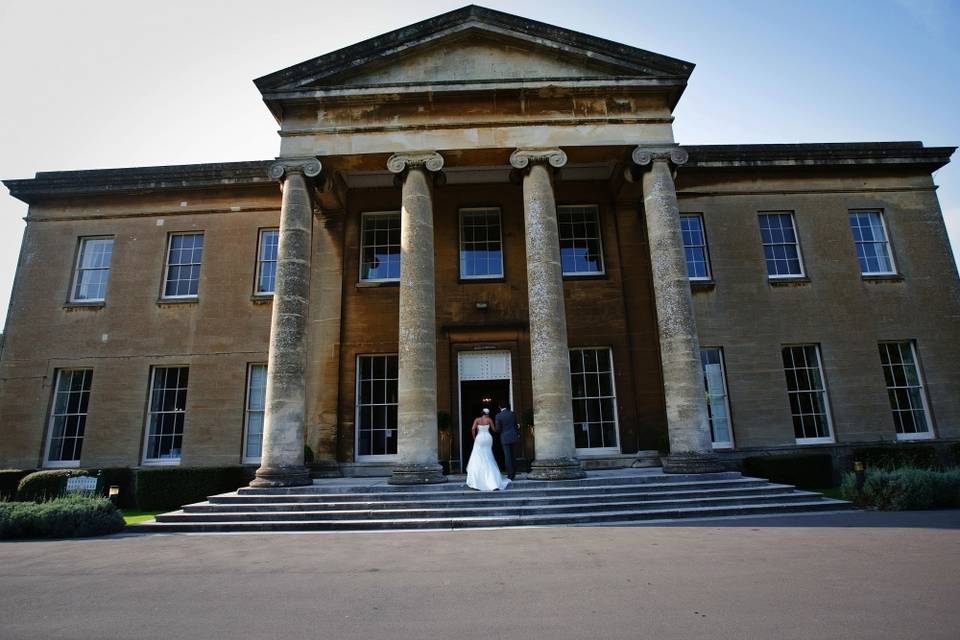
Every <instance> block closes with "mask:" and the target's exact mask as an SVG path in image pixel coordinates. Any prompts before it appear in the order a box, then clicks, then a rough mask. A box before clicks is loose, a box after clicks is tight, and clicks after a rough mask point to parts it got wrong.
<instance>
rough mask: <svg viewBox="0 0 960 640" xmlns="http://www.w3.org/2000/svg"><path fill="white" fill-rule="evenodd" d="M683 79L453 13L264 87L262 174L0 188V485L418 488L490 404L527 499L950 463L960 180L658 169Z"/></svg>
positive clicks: (676, 65) (719, 167)
mask: <svg viewBox="0 0 960 640" xmlns="http://www.w3.org/2000/svg"><path fill="white" fill-rule="evenodd" d="M692 69H693V65H692V64H689V63H686V62H683V61H680V60H675V59H672V58H667V57H664V56H660V55H657V54H653V53H650V52H646V51H642V50H639V49H634V48H632V47H628V46H625V45H620V44H617V43H612V42H609V41H605V40H601V39H599V38H594V37H590V36H586V35H583V34H579V33H576V32H572V31H568V30H565V29H561V28H558V27H552V26H549V25H544V24H540V23H536V22H532V21H528V20H524V19H521V18H517V17H515V16H510V15H508V14H503V13H500V12H496V11H491V10H487V9H482V8H479V7H467V8H464V9H461V10H457V11H453V12H450V13H447V14H443V15H441V16H438V17H436V18H433V19H430V20H427V21H424V22H421V23H417V24H415V25H411V26H409V27H405V28H403V29H399V30H397V31H394V32H391V33H388V34H385V35H383V36H379V37H377V38H373V39H371V40H368V41H365V42H362V43H359V44H357V45H353V46H351V47H348V48H346V49H343V50H340V51H336V52H333V53H330V54H327V55H324V56H321V57H319V58H316V59H313V60H310V61H307V62H304V63H301V64H298V65H295V66H293V67H290V68H288V69H284V70H281V71H278V72H276V73H274V74H271V75H269V76H265V77H263V78H260V79H258V80H257V81H256V84H257V86H258V88H259V89H260V91H261V92H262V94H263V97H264V101H265V103H266V104H267V106H268V108H270V110H271V111H272V112H273V114H274V115H275V117H276V119H277V121H278V123H279V125H280V153H279V155H278V157H277V158H276V159H275V160H273V161H257V162H240V163H229V164H205V165H189V166H167V167H148V168H133V169H116V170H98V171H65V172H48V173H38V174H37V175H36V177H35V178H33V179H27V180H7V181H6V182H5V184H6V185H7V187H8V188H9V189H10V192H11V194H12V195H13V196H14V197H17V198H19V199H21V200H23V201H24V202H26V203H28V204H29V211H28V213H27V217H26V220H27V227H26V231H25V234H24V240H23V247H22V250H21V256H20V261H19V265H18V269H17V275H16V281H15V284H14V291H13V296H12V301H11V306H10V312H9V316H8V319H7V324H6V328H5V332H4V339H5V340H4V345H3V352H2V358H0V432H2V438H0V466H5V467H18V468H34V467H70V466H82V467H116V466H142V465H171V464H179V465H184V466H224V465H236V464H246V465H250V466H251V468H257V469H258V471H257V477H256V479H255V480H254V482H255V483H258V484H260V485H266V486H271V485H296V484H301V483H304V482H307V481H309V473H310V472H311V471H312V472H313V473H314V475H317V474H382V475H388V474H389V475H391V477H392V480H393V481H394V482H397V483H420V482H439V481H442V480H443V475H442V472H443V471H449V470H452V471H457V470H459V469H461V468H462V467H463V466H465V461H466V460H467V459H468V457H469V452H470V444H471V443H470V438H469V435H468V433H469V425H470V423H471V422H472V420H473V418H474V417H475V416H476V415H477V414H478V413H479V411H480V409H481V408H482V407H483V406H493V405H499V404H501V403H502V402H504V401H506V402H510V403H511V404H512V406H513V407H514V408H515V410H516V411H517V413H518V415H519V416H520V417H521V422H522V423H523V427H522V435H523V442H522V446H521V457H523V458H524V459H525V460H526V461H528V462H529V464H530V466H531V474H532V475H533V476H534V477H541V478H571V477H577V476H578V475H580V474H582V468H583V466H584V464H587V465H591V464H592V465H608V466H609V465H629V464H632V463H634V461H635V460H637V459H640V460H645V459H648V458H655V457H656V455H655V452H656V451H657V450H660V451H667V450H669V452H670V453H669V455H668V456H666V457H665V458H664V465H665V469H666V470H667V471H709V470H713V469H718V468H720V467H721V466H723V465H724V464H725V463H728V462H729V461H731V460H735V459H736V458H738V457H740V456H743V455H745V454H748V453H751V452H757V451H776V450H784V451H787V450H790V451H793V450H798V449H799V450H824V451H829V452H832V453H835V454H837V455H842V452H843V451H844V449H845V448H846V447H849V446H851V445H856V444H861V443H865V442H876V441H898V440H900V441H902V440H934V441H943V440H956V439H958V438H960V394H958V393H957V389H960V364H958V363H960V329H958V327H960V281H958V276H957V268H956V265H955V263H954V260H953V257H952V254H951V251H950V246H949V241H948V239H947V235H946V230H945V227H944V223H943V218H942V214H941V211H940V207H939V203H938V200H937V196H936V186H935V185H934V182H933V179H932V173H933V172H934V171H935V170H936V169H938V168H940V167H942V166H944V165H945V164H946V163H947V162H949V159H950V156H951V154H952V153H953V151H954V149H953V148H943V147H935V148H931V147H925V146H923V145H922V144H921V143H915V142H901V143H858V144H809V145H804V144H798V145H734V146H683V147H681V146H679V145H678V144H677V143H676V142H675V140H674V137H673V130H672V123H673V116H672V112H673V109H674V107H675V106H676V104H677V101H678V100H679V99H680V97H681V94H682V92H683V89H684V87H685V86H686V82H687V79H688V78H689V76H690V73H691V72H692ZM304 445H306V447H307V449H306V450H305V448H304ZM651 452H654V453H651ZM305 456H306V459H305ZM311 456H312V460H311V459H310V458H311ZM305 463H310V464H309V467H308V466H305Z"/></svg>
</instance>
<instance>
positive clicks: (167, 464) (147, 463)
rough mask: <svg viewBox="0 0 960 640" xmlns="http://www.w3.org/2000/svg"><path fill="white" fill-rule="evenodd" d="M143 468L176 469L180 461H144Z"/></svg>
mask: <svg viewBox="0 0 960 640" xmlns="http://www.w3.org/2000/svg"><path fill="white" fill-rule="evenodd" d="M142 465H143V466H144V467H177V466H180V459H179V458H177V459H176V460H144V461H143V463H142Z"/></svg>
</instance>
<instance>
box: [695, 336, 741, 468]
mask: <svg viewBox="0 0 960 640" xmlns="http://www.w3.org/2000/svg"><path fill="white" fill-rule="evenodd" d="M700 351H701V352H703V351H716V352H717V353H718V354H719V355H720V382H721V384H722V385H723V404H724V406H725V407H726V409H727V429H728V430H729V432H730V440H728V441H724V442H718V441H713V439H712V434H713V433H714V431H713V428H712V425H713V417H712V416H710V417H709V420H710V425H711V429H710V433H711V442H712V443H713V448H714V449H734V448H736V444H735V442H734V437H733V415H732V414H731V413H730V389H729V387H728V386H727V361H726V357H725V356H724V353H723V347H700ZM700 362H701V365H700V366H701V367H703V359H702V358H701V360H700ZM703 390H704V393H705V394H706V400H707V407H708V408H709V406H710V396H711V395H716V394H711V393H710V389H709V388H708V387H707V372H706V369H704V372H703Z"/></svg>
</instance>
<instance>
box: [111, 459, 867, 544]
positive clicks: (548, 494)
mask: <svg viewBox="0 0 960 640" xmlns="http://www.w3.org/2000/svg"><path fill="white" fill-rule="evenodd" d="M849 508H851V505H850V503H848V502H843V501H840V500H832V499H829V498H825V497H823V496H821V495H820V494H817V493H811V492H808V491H799V490H797V489H795V488H794V487H792V486H789V485H781V484H773V483H770V482H768V481H766V480H761V479H757V478H748V477H745V476H743V475H741V474H739V473H734V472H729V473H713V474H698V475H665V474H663V473H662V472H661V471H660V470H659V469H656V470H653V469H620V470H611V471H592V472H588V476H587V477H586V478H585V479H582V480H568V481H554V482H542V481H534V480H525V479H519V480H517V481H516V482H514V484H513V485H512V486H511V487H510V488H509V489H508V490H506V491H502V492H500V491H495V492H483V493H481V492H477V491H473V490H471V489H468V488H466V486H465V485H464V480H463V476H459V477H458V476H452V477H451V481H450V482H449V483H447V484H442V485H427V486H416V487H409V486H406V487H404V486H393V485H389V484H387V483H386V479H376V480H374V479H360V478H357V479H338V480H316V481H314V484H313V485H312V486H306V487H291V488H282V489H253V488H250V487H243V488H240V489H239V490H237V491H234V492H231V493H224V494H221V495H216V496H210V497H209V499H208V500H207V501H206V502H199V503H197V504H191V505H186V506H184V507H183V508H182V509H181V510H179V511H173V512H171V513H165V514H162V515H158V516H157V517H156V521H155V522H147V523H143V524H139V525H131V526H130V527H128V529H129V530H131V531H136V532H196V533H201V532H261V531H362V530H386V529H396V530H410V529H465V528H475V527H522V526H553V525H609V524H621V523H622V524H629V523H637V522H641V521H651V520H673V519H684V518H716V517H729V516H755V515H768V514H780V513H798V512H811V511H817V512H823V511H836V510H842V509H849Z"/></svg>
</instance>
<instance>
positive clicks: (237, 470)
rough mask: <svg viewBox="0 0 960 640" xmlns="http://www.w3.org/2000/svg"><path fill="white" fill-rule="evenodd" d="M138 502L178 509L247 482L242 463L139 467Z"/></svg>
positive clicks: (153, 507)
mask: <svg viewBox="0 0 960 640" xmlns="http://www.w3.org/2000/svg"><path fill="white" fill-rule="evenodd" d="M135 475H136V482H135V484H136V504H137V508H138V509H140V510H141V511H163V510H170V509H177V508H179V507H181V506H182V505H185V504H190V503H191V502H200V501H202V500H205V499H206V497H207V496H209V495H213V494H215V493H225V492H227V491H234V490H236V489H237V487H240V486H242V485H243V484H244V477H243V467H239V466H237V467H196V468H191V467H169V468H164V469H137V470H136V472H135Z"/></svg>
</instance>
